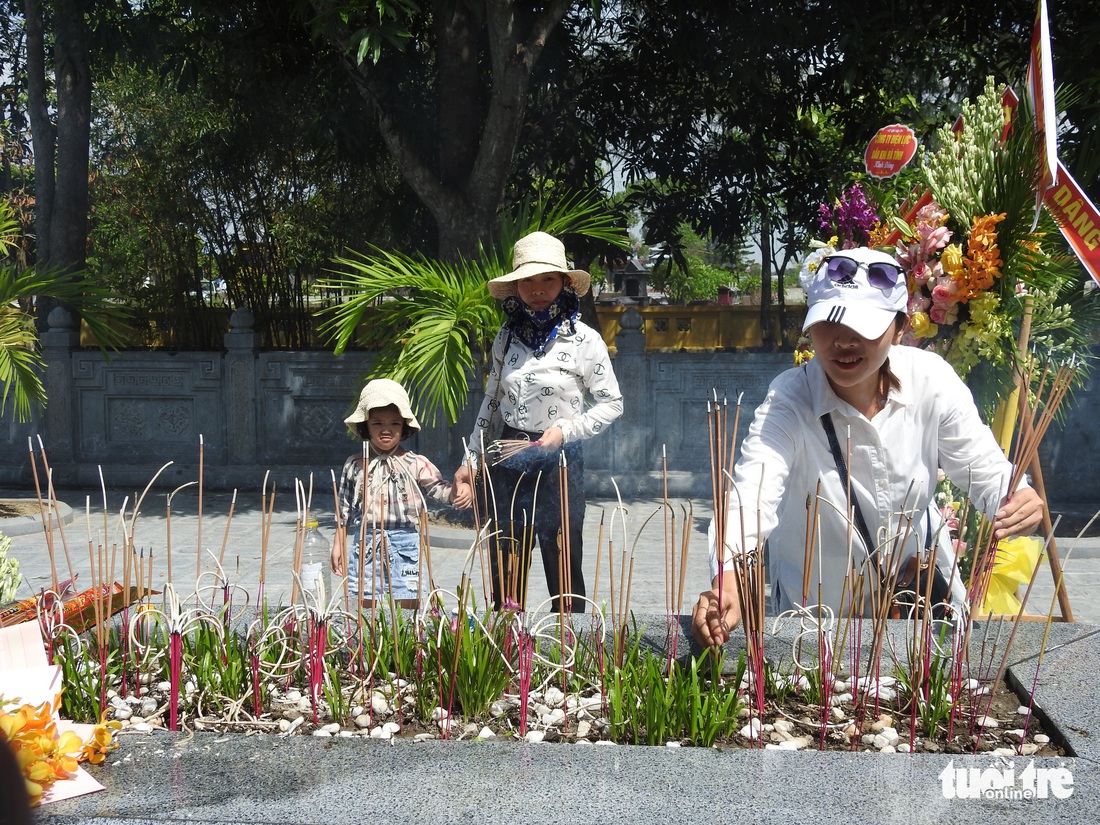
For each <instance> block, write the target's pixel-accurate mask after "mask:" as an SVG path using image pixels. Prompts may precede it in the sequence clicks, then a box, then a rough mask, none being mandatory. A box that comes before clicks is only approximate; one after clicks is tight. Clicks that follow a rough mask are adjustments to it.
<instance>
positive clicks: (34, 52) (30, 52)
mask: <svg viewBox="0 0 1100 825" xmlns="http://www.w3.org/2000/svg"><path fill="white" fill-rule="evenodd" d="M26 12H27V21H26V31H27V109H28V115H29V117H30V122H31V148H32V150H33V151H34V166H35V169H34V237H35V248H36V260H38V261H41V262H46V261H48V260H49V257H50V222H51V221H52V220H53V201H54V166H53V165H54V143H55V140H56V131H55V129H54V125H53V121H52V120H50V107H49V101H48V100H47V95H46V44H45V36H44V33H43V26H42V3H41V2H40V0H26Z"/></svg>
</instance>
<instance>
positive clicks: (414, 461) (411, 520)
mask: <svg viewBox="0 0 1100 825" xmlns="http://www.w3.org/2000/svg"><path fill="white" fill-rule="evenodd" d="M344 423H345V424H347V425H348V429H349V430H351V432H352V433H353V434H354V435H356V436H358V437H359V438H361V439H363V450H362V452H360V453H354V454H352V455H350V456H348V459H347V461H345V462H344V469H343V471H342V472H341V474H340V484H339V487H338V488H337V496H338V498H339V501H340V518H339V523H338V524H337V527H336V534H335V536H334V539H333V543H332V558H331V563H332V571H333V572H334V573H336V574H337V575H339V576H345V575H346V576H347V577H348V592H349V593H350V594H351V595H352V596H359V595H360V583H362V599H363V603H364V604H368V605H369V604H370V603H371V601H372V600H373V599H374V597H375V595H376V592H377V593H386V594H389V596H390V597H392V598H393V599H394V600H395V601H396V602H397V604H399V605H400V606H401V607H409V608H415V607H417V606H418V604H419V602H418V599H419V592H420V588H419V582H420V516H421V513H423V512H424V500H425V496H427V497H429V498H433V499H435V500H436V501H440V502H443V503H444V504H451V503H453V502H456V499H457V503H458V504H459V506H463V501H465V502H466V504H465V506H469V504H468V502H469V498H470V491H469V489H468V488H467V487H465V485H457V484H456V485H455V486H453V487H452V485H451V484H449V483H448V482H446V481H444V480H443V477H442V475H441V474H440V472H439V470H438V469H437V468H436V466H435V465H434V464H432V462H430V461H429V460H428V459H426V458H425V457H424V456H422V455H418V454H417V453H414V452H410V451H409V450H406V449H404V448H403V447H402V446H401V441H402V440H403V439H405V438H408V437H409V436H410V435H413V434H414V433H417V432H420V424H419V423H418V422H417V420H416V416H414V415H413V411H412V405H411V404H410V403H409V396H408V393H406V392H405V388H404V387H402V386H401V385H400V384H398V383H397V382H396V381H391V380H390V379H388V378H376V379H375V380H373V381H368V382H367V385H366V386H365V387H364V388H363V391H362V392H361V393H360V395H359V404H358V406H357V407H356V408H355V412H353V413H352V414H351V415H349V416H348V417H347V418H345V419H344ZM364 479H366V484H364ZM348 537H350V538H351V541H350V542H349V541H347V539H348ZM349 545H350V551H349ZM361 547H365V548H367V549H366V552H365V553H362V554H361V553H360V548H361ZM360 558H362V565H360ZM376 562H377V563H376Z"/></svg>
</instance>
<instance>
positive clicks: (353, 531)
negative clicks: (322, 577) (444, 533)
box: [348, 523, 420, 599]
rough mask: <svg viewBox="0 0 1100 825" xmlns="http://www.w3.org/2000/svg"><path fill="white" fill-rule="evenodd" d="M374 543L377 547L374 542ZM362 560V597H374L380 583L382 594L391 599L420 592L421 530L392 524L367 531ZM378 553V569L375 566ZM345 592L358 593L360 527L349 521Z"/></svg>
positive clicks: (356, 594) (406, 597)
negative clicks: (346, 584) (385, 528)
mask: <svg viewBox="0 0 1100 825" xmlns="http://www.w3.org/2000/svg"><path fill="white" fill-rule="evenodd" d="M375 543H377V545H378V546H377V548H375V547H374V546H373V544H375ZM366 546H367V551H366V553H365V554H364V558H365V561H364V563H363V593H362V597H363V598H373V597H374V588H375V586H376V585H377V584H379V582H381V592H382V594H384V595H386V594H388V595H389V596H391V597H393V598H394V599H416V598H419V596H420V593H419V590H420V531H419V530H418V529H417V528H416V527H395V528H392V529H389V530H383V531H377V530H375V531H373V535H372V531H370V530H368V531H367V536H366ZM376 556H377V558H378V561H379V566H380V567H381V568H382V570H381V572H379V571H376V570H375V569H374V560H375V557H376ZM348 592H349V593H350V594H351V595H353V596H358V595H360V594H359V528H358V525H357V524H353V523H349V524H348Z"/></svg>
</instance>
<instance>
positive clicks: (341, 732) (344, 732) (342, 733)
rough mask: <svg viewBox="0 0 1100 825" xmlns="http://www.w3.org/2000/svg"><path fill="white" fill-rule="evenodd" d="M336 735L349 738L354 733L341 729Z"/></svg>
mask: <svg viewBox="0 0 1100 825" xmlns="http://www.w3.org/2000/svg"><path fill="white" fill-rule="evenodd" d="M338 735H339V736H340V738H341V739H350V738H351V737H353V736H355V733H354V732H353V731H350V730H341V731H340V733H339V734H338Z"/></svg>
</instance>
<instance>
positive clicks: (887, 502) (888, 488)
mask: <svg viewBox="0 0 1100 825" xmlns="http://www.w3.org/2000/svg"><path fill="white" fill-rule="evenodd" d="M890 369H891V371H892V372H893V373H894V375H895V376H897V378H898V379H899V381H900V382H901V388H900V389H899V390H891V391H890V394H889V398H888V399H887V401H886V405H885V407H884V409H883V410H882V411H881V412H879V413H878V414H877V415H876V416H875V417H874V418H873V419H871V420H870V421H869V420H867V418H865V417H864V416H863V415H862V414H861V413H859V412H858V411H857V410H856V409H855V408H854V407H852V406H851V405H850V404H848V403H847V402H845V401H842V400H841V399H840V398H838V397H837V395H836V393H834V392H833V390H832V387H831V386H830V385H829V381H828V379H827V378H826V376H825V372H824V370H823V369H822V368H821V365H820V364H819V363H818V362H816V361H810V362H809V363H808V364H804V365H803V366H801V367H798V368H796V369H792V370H788V371H786V372H784V373H783V374H782V375H780V376H778V377H777V378H776V379H775V380H774V381H773V382H772V384H771V387H770V388H769V391H768V395H767V397H766V398H765V399H764V402H763V403H762V404H761V405H760V406H759V407H758V408H757V410H756V415H755V417H754V419H753V423H752V427H751V428H750V430H749V434H748V435H747V436H746V437H745V440H744V442H743V444H742V445H741V458H740V460H739V462H738V464H737V467H736V471H735V474H734V475H735V478H736V481H737V483H736V491H737V494H739V496H740V504H741V506H742V507H743V513H744V522H745V523H744V531H745V534H744V540H743V541H742V524H741V511H740V510H739V506H738V498H737V495H736V494H731V504H730V508H729V510H730V512H729V518H728V520H727V527H726V536H725V541H726V554H725V556H724V557H725V558H726V559H727V560H728V559H730V558H732V556H731V555H730V554H731V553H732V552H736V551H738V550H742V549H743V550H745V551H751V550H752V549H754V548H755V547H757V545H758V544H762V543H763V541H764V540H765V539H767V542H768V559H769V570H768V573H769V577H770V579H771V581H772V587H773V598H774V599H775V604H774V607H775V608H776V609H778V610H787V609H790V607H792V606H793V605H798V604H801V603H802V587H803V572H802V571H803V565H804V562H805V548H806V540H807V536H806V532H807V530H806V525H807V501H808V500H809V501H811V505H810V506H812V498H813V495H814V493H815V491H816V489H817V485H818V483H819V482H820V483H821V493H820V495H821V501H820V504H819V506H818V513H819V522H820V523H819V527H818V534H817V538H818V541H817V542H816V543H815V544H816V547H815V559H814V563H813V565H812V567H811V574H810V582H809V586H808V589H809V603H810V604H816V603H817V602H818V595H817V594H818V581H819V580H820V583H821V593H822V596H821V602H822V603H823V604H827V605H830V606H831V607H833V608H834V609H835V610H839V609H841V599H842V590H843V582H844V576H845V574H846V572H847V570H848V568H849V559H851V566H852V567H853V568H855V569H863V567H864V565H865V563H866V559H867V552H866V550H865V549H864V546H863V542H862V540H861V539H860V537H859V533H858V531H857V529H856V528H855V526H854V524H853V525H852V526H851V527H850V528H849V524H848V521H847V520H846V518H845V515H844V514H845V513H846V512H847V507H846V501H847V497H846V491H845V489H844V486H843V485H842V483H841V480H840V474H839V473H838V471H837V468H836V462H835V460H834V457H833V453H832V451H831V450H830V448H829V443H828V439H827V437H826V434H825V430H824V429H823V427H822V424H821V421H820V418H821V416H822V415H824V414H825V413H830V414H831V416H832V419H833V424H834V426H835V429H836V434H837V439H838V441H839V443H840V449H841V454H842V455H843V456H844V458H845V461H846V463H847V465H848V471H849V476H850V478H851V488H852V496H853V498H854V499H855V500H857V501H858V502H859V506H860V509H861V510H862V512H863V517H864V519H865V520H866V522H867V526H868V529H869V531H870V533H871V535H872V537H873V538H874V540H875V542H876V543H877V544H878V545H879V548H880V551H879V552H880V553H882V552H887V553H894V552H896V551H897V550H899V549H900V550H901V551H902V552H903V553H904V554H905V556H906V557H907V556H909V555H912V554H913V553H914V552H915V551H916V550H917V549H918V547H921V548H923V547H924V546H925V545H924V542H925V538H926V536H927V535H928V531H929V529H931V530H933V531H934V532H933V534H934V535H936V533H937V532H939V533H940V535H939V536H938V539H939V542H940V547H941V549H940V551H939V554H938V558H937V563H938V564H939V566H940V567H941V569H943V570H944V571H945V573H946V572H949V571H950V570H951V568H952V565H953V562H954V559H953V558H952V557H951V553H950V550H949V549H945V548H949V547H950V544H949V542H947V541H946V540H945V539H946V536H945V535H944V534H945V533H946V531H945V530H943V531H940V530H939V524H938V521H939V519H938V512H936V510H935V508H934V507H933V508H931V509H932V511H933V521H932V523H931V524H930V519H929V516H928V515H927V514H926V511H927V510H928V509H929V507H928V505H929V502H930V501H931V499H932V497H933V496H934V495H935V492H936V479H937V470H938V468H942V469H943V470H944V472H945V473H946V474H947V476H948V478H950V479H951V481H952V482H953V483H954V484H955V485H956V486H958V487H960V488H962V489H964V490H967V491H968V492H969V497H970V502H971V505H972V506H974V507H976V508H978V509H979V510H981V512H982V513H984V514H985V515H986V517H987V518H992V517H993V516H994V515H995V513H996V511H997V509H998V508H999V506H1000V503H1001V501H1002V500H1003V498H1004V496H1005V494H1006V493H1007V492H1008V484H1009V479H1010V475H1011V473H1012V465H1011V464H1010V463H1009V461H1008V460H1007V459H1006V458H1005V456H1004V453H1003V452H1002V451H1001V448H1000V447H999V446H998V444H997V441H996V439H995V438H994V436H993V433H992V432H991V431H990V430H989V428H988V427H987V426H986V425H985V424H984V423H982V420H981V417H980V416H979V414H978V410H977V408H976V407H975V405H974V401H973V397H972V396H971V394H970V390H969V389H968V388H967V387H966V385H965V384H964V383H963V382H962V380H961V379H960V378H959V377H958V375H956V373H955V371H954V370H953V369H952V368H951V366H950V365H949V364H948V363H947V362H946V361H944V360H943V359H942V358H940V357H939V356H938V355H935V354H933V353H929V352H925V351H923V350H919V349H916V348H913V347H902V346H895V347H893V348H892V349H891V351H890ZM758 511H759V517H758V515H757V512H758ZM758 526H759V530H758ZM907 530H908V535H907V537H906V538H905V541H904V547H902V537H903V536H904V535H905V534H906V531H907ZM712 532H713V531H712ZM713 550H714V548H713V546H712V554H711V572H712V573H713V574H716V573H717V571H718V565H717V556H716V554H715V553H714V552H713ZM727 569H728V568H727ZM868 575H870V573H868ZM953 584H954V587H953V596H954V597H956V598H957V597H958V596H959V594H960V585H959V583H958V581H957V579H956V581H955V582H954V583H953ZM867 585H868V586H869V585H870V582H868V583H867Z"/></svg>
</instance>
